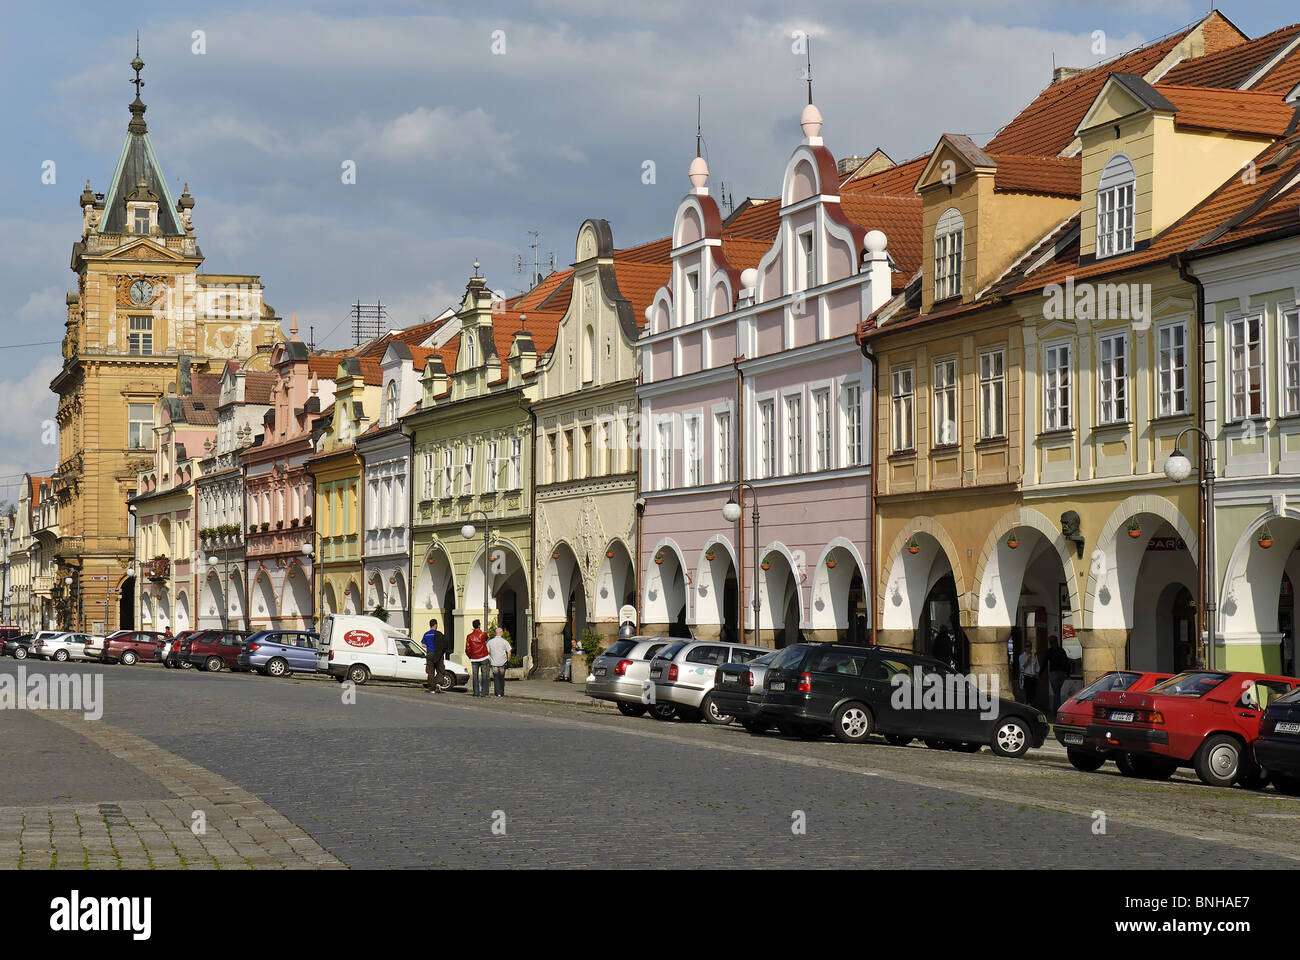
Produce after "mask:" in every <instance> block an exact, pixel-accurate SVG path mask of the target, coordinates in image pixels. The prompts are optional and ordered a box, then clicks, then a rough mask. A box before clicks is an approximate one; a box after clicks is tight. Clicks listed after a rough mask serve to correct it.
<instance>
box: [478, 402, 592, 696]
mask: <svg viewBox="0 0 1300 960" xmlns="http://www.w3.org/2000/svg"><path fill="white" fill-rule="evenodd" d="M515 404H516V405H517V406H518V407H519V409H520V410H523V411H524V412H525V413H526V414H528V423H529V432H528V443H529V445H530V446H531V447H532V448H533V451H532V455H533V469H532V473H531V475H530V476H529V478H528V566H529V567H530V569H529V570H528V572H527V574H526V576H525V579H526V580H527V582H528V633H529V637H530V639H529V643H528V654H529V656H531V657H532V658H533V672H536V670H537V660H538V657H537V576H536V574H535V571H536V570H537V411H536V410H534V409H533V405H532V404H531V403H530V402H528V398H527V397H526V396H524V391H523V388H522V387H521V388H520V390H519V395H518V396H517V397H516V398H515ZM521 461H522V456H521ZM523 472H524V465H523V463H522V462H520V464H519V482H520V483H523V482H524V476H523ZM484 526H485V527H486V524H484ZM488 569H489V565H488V556H487V553H486V552H485V553H484V554H483V582H484V583H486V582H487V572H488ZM500 623H501V621H500V619H498V620H497V624H498V625H500ZM483 624H484V626H486V625H487V605H486V604H484V609H483ZM516 626H517V625H516ZM577 642H578V638H576V637H575V638H574V643H575V644H576V643H577ZM530 676H531V673H530Z"/></svg>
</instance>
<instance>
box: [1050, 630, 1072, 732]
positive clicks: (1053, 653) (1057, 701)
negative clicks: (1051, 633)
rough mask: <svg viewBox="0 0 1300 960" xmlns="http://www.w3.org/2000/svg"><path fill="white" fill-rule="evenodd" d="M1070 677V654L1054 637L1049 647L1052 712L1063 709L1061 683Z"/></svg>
mask: <svg viewBox="0 0 1300 960" xmlns="http://www.w3.org/2000/svg"><path fill="white" fill-rule="evenodd" d="M1069 678H1070V655H1069V654H1068V653H1066V652H1065V648H1063V647H1062V646H1061V641H1060V640H1058V639H1057V638H1056V637H1052V638H1051V640H1050V641H1049V646H1048V648H1047V682H1048V684H1049V685H1050V687H1051V693H1052V713H1056V711H1057V710H1059V709H1061V685H1062V684H1063V683H1065V681H1066V680H1068V679H1069Z"/></svg>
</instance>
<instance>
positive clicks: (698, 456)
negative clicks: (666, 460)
mask: <svg viewBox="0 0 1300 960" xmlns="http://www.w3.org/2000/svg"><path fill="white" fill-rule="evenodd" d="M703 422H704V417H703V415H702V414H700V413H688V414H686V416H684V417H683V418H682V473H683V477H682V485H683V486H686V487H698V486H700V485H701V484H702V483H704V450H703V445H702V444H701V443H700V439H701V437H700V433H701V427H702V425H703Z"/></svg>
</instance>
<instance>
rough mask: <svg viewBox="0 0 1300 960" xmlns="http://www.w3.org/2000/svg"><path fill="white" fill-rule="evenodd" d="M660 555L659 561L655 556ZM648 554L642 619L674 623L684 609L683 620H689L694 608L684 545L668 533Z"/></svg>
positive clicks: (655, 622)
mask: <svg viewBox="0 0 1300 960" xmlns="http://www.w3.org/2000/svg"><path fill="white" fill-rule="evenodd" d="M661 555H662V559H663V562H662V563H656V562H655V558H656V557H659V556H661ZM647 556H648V557H649V563H648V565H647V567H646V574H645V586H644V587H643V590H644V596H643V600H642V608H641V609H642V611H643V612H642V620H643V621H644V622H645V623H647V624H651V623H653V624H668V625H670V626H671V625H672V624H674V623H676V622H677V618H678V612H679V611H682V610H684V611H685V612H684V614H683V618H684V621H685V622H686V623H690V621H691V617H692V613H693V612H692V610H691V606H690V591H689V590H688V584H687V583H686V569H687V568H686V561H685V558H684V557H683V555H682V549H681V547H679V546H678V545H677V542H676V541H675V540H673V539H672V538H671V537H665V538H664V539H662V540H660V541H659V542H658V543H657V544H655V546H654V548H653V549H652V550H651V551H650V552H649V553H648V554H647Z"/></svg>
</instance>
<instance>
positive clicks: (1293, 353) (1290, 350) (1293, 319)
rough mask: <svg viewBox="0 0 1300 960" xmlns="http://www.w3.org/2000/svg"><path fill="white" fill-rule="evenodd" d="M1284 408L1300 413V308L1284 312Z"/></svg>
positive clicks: (1285, 410) (1288, 412)
mask: <svg viewBox="0 0 1300 960" xmlns="http://www.w3.org/2000/svg"><path fill="white" fill-rule="evenodd" d="M1282 410H1283V412H1284V413H1287V414H1292V413H1300V309H1296V310H1291V311H1290V312H1288V313H1284V314H1282Z"/></svg>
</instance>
